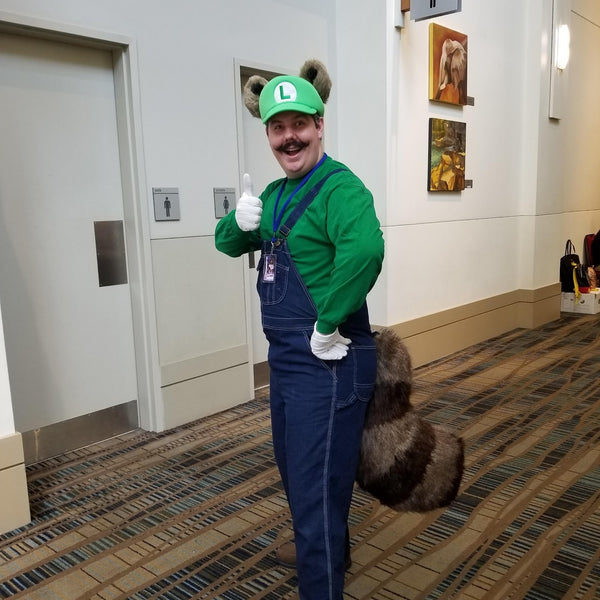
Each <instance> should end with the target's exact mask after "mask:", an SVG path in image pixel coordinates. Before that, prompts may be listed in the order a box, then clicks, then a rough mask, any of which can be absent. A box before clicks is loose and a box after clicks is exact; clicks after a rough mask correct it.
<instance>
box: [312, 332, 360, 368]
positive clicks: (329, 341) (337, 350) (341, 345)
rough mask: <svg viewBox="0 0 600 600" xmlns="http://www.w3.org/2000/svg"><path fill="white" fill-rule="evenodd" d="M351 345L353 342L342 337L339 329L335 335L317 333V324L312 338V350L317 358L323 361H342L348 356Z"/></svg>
mask: <svg viewBox="0 0 600 600" xmlns="http://www.w3.org/2000/svg"><path fill="white" fill-rule="evenodd" d="M351 343H352V340H349V339H348V338H345V337H343V336H341V335H340V332H339V331H338V330H337V328H336V330H335V331H334V332H333V333H330V334H328V335H324V334H322V333H319V332H318V331H317V326H316V324H315V329H314V331H313V334H312V336H311V338H310V349H311V350H312V353H313V354H314V355H315V356H318V357H319V358H320V359H322V360H340V359H341V358H344V356H346V354H348V346H349V345H350V344H351Z"/></svg>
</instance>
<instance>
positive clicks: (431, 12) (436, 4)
mask: <svg viewBox="0 0 600 600" xmlns="http://www.w3.org/2000/svg"><path fill="white" fill-rule="evenodd" d="M461 10H462V0H410V18H411V20H412V21H422V20H423V19H431V18H432V17H439V16H441V15H448V14H450V13H455V12H460V11H461Z"/></svg>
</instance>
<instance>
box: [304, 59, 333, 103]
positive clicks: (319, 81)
mask: <svg viewBox="0 0 600 600" xmlns="http://www.w3.org/2000/svg"><path fill="white" fill-rule="evenodd" d="M300 77H302V79H306V80H307V81H310V83H312V84H313V86H314V88H315V89H316V90H317V92H319V96H321V100H323V104H326V103H327V100H328V99H329V93H330V92H331V79H330V77H329V73H328V72H327V69H326V67H325V65H324V64H323V63H322V62H321V61H320V60H317V59H316V58H311V59H309V60H307V61H306V62H305V63H304V64H303V65H302V68H301V69H300Z"/></svg>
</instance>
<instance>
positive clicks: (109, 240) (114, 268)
mask: <svg viewBox="0 0 600 600" xmlns="http://www.w3.org/2000/svg"><path fill="white" fill-rule="evenodd" d="M94 233H95V235H96V259H97V261H98V283H99V284H100V287H103V286H105V285H122V284H124V283H127V258H126V256H125V236H124V234H123V221H94Z"/></svg>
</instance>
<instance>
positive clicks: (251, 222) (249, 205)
mask: <svg viewBox="0 0 600 600" xmlns="http://www.w3.org/2000/svg"><path fill="white" fill-rule="evenodd" d="M243 185H244V192H243V193H242V195H241V196H240V198H239V200H238V201H237V204H236V206H235V220H236V223H237V224H238V227H239V228H240V229H241V230H242V231H254V230H255V229H258V226H259V225H260V218H261V215H262V202H261V200H260V198H257V197H256V196H255V195H254V192H253V191H252V180H251V179H250V175H248V173H244V180H243Z"/></svg>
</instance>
